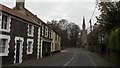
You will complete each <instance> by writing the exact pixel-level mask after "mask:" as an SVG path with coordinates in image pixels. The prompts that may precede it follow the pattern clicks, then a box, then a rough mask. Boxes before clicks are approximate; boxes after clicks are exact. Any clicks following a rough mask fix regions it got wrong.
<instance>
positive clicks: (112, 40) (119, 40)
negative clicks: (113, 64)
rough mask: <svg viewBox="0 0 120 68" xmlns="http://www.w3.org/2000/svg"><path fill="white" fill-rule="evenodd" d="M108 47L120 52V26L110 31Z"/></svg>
mask: <svg viewBox="0 0 120 68" xmlns="http://www.w3.org/2000/svg"><path fill="white" fill-rule="evenodd" d="M108 48H110V49H112V50H115V51H118V52H120V28H119V29H116V30H115V31H112V32H111V33H110V36H109V41H108Z"/></svg>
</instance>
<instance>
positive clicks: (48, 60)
mask: <svg viewBox="0 0 120 68" xmlns="http://www.w3.org/2000/svg"><path fill="white" fill-rule="evenodd" d="M17 66H96V64H95V63H94V62H93V60H92V59H91V58H90V57H89V55H88V53H87V51H85V50H84V49H82V48H67V49H65V50H62V51H61V52H60V53H57V54H54V55H52V56H49V57H45V58H42V59H37V60H29V61H25V62H23V63H22V64H17Z"/></svg>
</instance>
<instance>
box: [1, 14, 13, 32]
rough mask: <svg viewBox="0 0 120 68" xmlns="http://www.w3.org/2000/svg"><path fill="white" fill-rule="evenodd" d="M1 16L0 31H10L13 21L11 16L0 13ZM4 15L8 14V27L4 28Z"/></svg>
mask: <svg viewBox="0 0 120 68" xmlns="http://www.w3.org/2000/svg"><path fill="white" fill-rule="evenodd" d="M0 14H1V16H0V22H1V23H0V31H4V32H10V26H11V24H10V22H11V16H9V15H8V14H5V13H4V14H3V13H0ZM3 16H7V22H6V23H7V25H6V29H4V28H2V23H3Z"/></svg>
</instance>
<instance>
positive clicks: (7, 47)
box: [0, 34, 10, 56]
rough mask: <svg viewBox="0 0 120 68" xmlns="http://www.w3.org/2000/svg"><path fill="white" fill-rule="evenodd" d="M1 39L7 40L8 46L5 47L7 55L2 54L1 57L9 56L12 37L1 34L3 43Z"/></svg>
mask: <svg viewBox="0 0 120 68" xmlns="http://www.w3.org/2000/svg"><path fill="white" fill-rule="evenodd" d="M1 39H6V40H7V41H6V45H5V53H0V56H8V53H9V50H8V49H9V43H10V36H7V35H2V34H0V41H1Z"/></svg>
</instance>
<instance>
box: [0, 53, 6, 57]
mask: <svg viewBox="0 0 120 68" xmlns="http://www.w3.org/2000/svg"><path fill="white" fill-rule="evenodd" d="M0 56H8V53H0Z"/></svg>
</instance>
